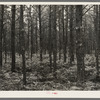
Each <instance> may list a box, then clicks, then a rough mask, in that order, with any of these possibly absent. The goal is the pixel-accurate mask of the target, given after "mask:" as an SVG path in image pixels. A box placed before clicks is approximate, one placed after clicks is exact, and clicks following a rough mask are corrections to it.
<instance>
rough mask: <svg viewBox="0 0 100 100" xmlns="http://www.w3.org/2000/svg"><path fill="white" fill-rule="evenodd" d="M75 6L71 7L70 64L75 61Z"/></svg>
mask: <svg viewBox="0 0 100 100" xmlns="http://www.w3.org/2000/svg"><path fill="white" fill-rule="evenodd" d="M73 8H74V7H73V5H72V6H70V46H69V47H70V49H69V53H70V64H72V62H73V61H74V35H73Z"/></svg>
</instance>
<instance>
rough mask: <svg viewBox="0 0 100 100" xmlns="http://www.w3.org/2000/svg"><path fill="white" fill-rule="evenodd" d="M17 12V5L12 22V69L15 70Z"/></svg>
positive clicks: (13, 8) (14, 8)
mask: <svg viewBox="0 0 100 100" xmlns="http://www.w3.org/2000/svg"><path fill="white" fill-rule="evenodd" d="M15 12H16V6H15V5H13V6H12V24H11V51H12V67H11V71H12V72H14V71H15Z"/></svg>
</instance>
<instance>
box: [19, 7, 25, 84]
mask: <svg viewBox="0 0 100 100" xmlns="http://www.w3.org/2000/svg"><path fill="white" fill-rule="evenodd" d="M20 29H21V30H20V34H21V54H22V64H23V67H22V70H23V71H22V72H23V84H24V85H26V65H25V38H24V22H23V5H21V6H20Z"/></svg>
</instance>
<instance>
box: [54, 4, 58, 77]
mask: <svg viewBox="0 0 100 100" xmlns="http://www.w3.org/2000/svg"><path fill="white" fill-rule="evenodd" d="M53 15H54V16H53V18H54V19H53V67H54V77H55V78H56V73H55V72H56V70H57V64H56V60H57V30H56V5H55V6H54V9H53Z"/></svg>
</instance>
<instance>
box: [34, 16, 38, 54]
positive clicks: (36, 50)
mask: <svg viewBox="0 0 100 100" xmlns="http://www.w3.org/2000/svg"><path fill="white" fill-rule="evenodd" d="M37 37H38V36H37V17H36V27H35V43H36V49H35V52H36V54H37V52H38V38H37Z"/></svg>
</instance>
